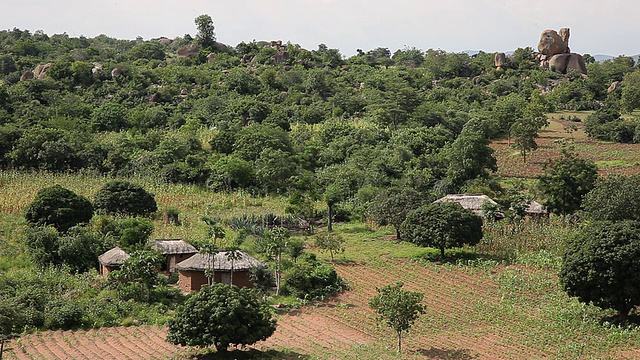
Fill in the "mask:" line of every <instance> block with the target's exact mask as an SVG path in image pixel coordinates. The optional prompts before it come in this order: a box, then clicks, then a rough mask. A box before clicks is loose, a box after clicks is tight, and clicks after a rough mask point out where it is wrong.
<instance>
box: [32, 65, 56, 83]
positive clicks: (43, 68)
mask: <svg viewBox="0 0 640 360" xmlns="http://www.w3.org/2000/svg"><path fill="white" fill-rule="evenodd" d="M51 65H53V64H52V63H47V64H44V65H38V66H36V68H35V69H33V77H34V78H36V79H44V78H45V77H47V70H49V68H50V67H51Z"/></svg>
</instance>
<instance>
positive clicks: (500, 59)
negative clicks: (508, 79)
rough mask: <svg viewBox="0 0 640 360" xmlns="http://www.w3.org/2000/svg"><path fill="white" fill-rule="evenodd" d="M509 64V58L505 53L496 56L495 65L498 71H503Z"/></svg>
mask: <svg viewBox="0 0 640 360" xmlns="http://www.w3.org/2000/svg"><path fill="white" fill-rule="evenodd" d="M506 62H507V56H506V55H505V54H504V53H496V56H495V57H494V59H493V65H494V66H495V67H496V69H498V70H502V68H503V66H504V65H505V63H506Z"/></svg>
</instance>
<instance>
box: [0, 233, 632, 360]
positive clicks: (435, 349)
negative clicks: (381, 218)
mask: <svg viewBox="0 0 640 360" xmlns="http://www.w3.org/2000/svg"><path fill="white" fill-rule="evenodd" d="M380 241H381V242H382V241H384V240H380ZM472 263H473V264H472V265H456V264H436V263H432V262H424V261H414V260H408V259H401V258H390V257H387V256H384V255H383V256H380V257H378V258H376V259H372V260H371V261H367V262H364V261H353V262H351V261H343V262H342V263H341V264H339V265H337V270H338V272H339V273H340V274H341V275H342V276H343V277H345V278H346V279H347V280H348V282H349V284H350V285H351V287H352V289H351V290H350V291H347V292H345V293H344V294H342V295H340V296H338V297H336V298H335V299H332V300H331V301H329V302H328V303H323V304H318V305H308V306H306V307H303V308H301V309H298V310H293V311H291V312H289V313H287V314H282V315H280V316H279V318H278V329H277V331H276V333H275V335H274V336H272V337H271V338H269V339H268V340H267V341H265V342H263V343H259V344H257V346H256V348H258V349H261V350H267V349H272V350H277V352H275V354H276V355H273V354H274V353H271V355H269V357H270V358H271V357H272V356H273V357H277V358H280V357H282V358H309V359H398V358H403V359H404V358H408V359H606V358H611V359H635V358H638V356H640V351H639V349H640V331H639V330H636V329H624V328H618V327H615V326H611V327H609V326H607V325H602V324H601V322H602V321H605V320H606V318H605V317H604V316H606V314H605V315H603V313H602V312H601V311H599V310H597V309H595V308H592V307H590V306H584V305H581V304H579V303H577V302H576V301H575V300H571V299H568V298H567V297H566V295H564V293H563V292H562V291H561V290H560V289H559V288H558V286H557V285H556V284H557V280H556V278H555V275H554V274H553V271H552V270H551V269H550V268H547V267H545V266H540V265H535V264H532V265H500V264H496V263H493V262H491V261H488V260H478V261H475V262H472ZM395 281H403V282H404V283H405V286H406V287H407V288H408V289H411V290H417V291H421V292H423V293H424V294H425V301H424V303H425V304H426V307H427V313H426V314H425V315H423V316H422V317H421V318H420V320H419V321H418V322H417V323H416V325H415V327H414V328H413V330H412V331H411V332H410V333H409V334H408V335H407V336H406V338H405V348H404V349H405V351H404V354H403V355H402V356H398V355H397V354H395V352H394V351H393V349H394V346H395V335H394V333H393V332H392V331H391V330H389V329H387V328H386V327H383V326H380V325H378V324H377V323H376V321H375V315H374V313H373V312H372V310H371V309H370V308H369V306H368V305H367V303H368V301H369V299H370V298H371V297H373V296H374V295H375V294H376V291H375V287H376V286H383V285H386V284H389V283H393V282H395ZM164 336H165V329H163V328H159V327H155V326H141V327H117V328H104V329H99V330H90V331H57V332H42V333H36V334H31V335H25V336H23V337H22V338H21V339H20V340H18V341H13V342H11V343H10V344H9V349H8V350H9V351H8V356H7V359H55V358H59V359H165V358H188V357H190V356H189V354H191V353H192V352H193V349H185V348H179V347H175V346H172V345H170V344H168V343H166V342H164V341H163V338H164ZM265 356H266V355H265Z"/></svg>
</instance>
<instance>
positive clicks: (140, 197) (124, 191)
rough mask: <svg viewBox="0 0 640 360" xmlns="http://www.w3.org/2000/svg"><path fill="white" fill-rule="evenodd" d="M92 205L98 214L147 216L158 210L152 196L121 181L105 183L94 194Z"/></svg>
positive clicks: (139, 187)
mask: <svg viewBox="0 0 640 360" xmlns="http://www.w3.org/2000/svg"><path fill="white" fill-rule="evenodd" d="M94 204H95V207H96V210H97V211H98V212H101V213H105V214H112V215H116V214H121V215H128V216H149V215H151V214H152V213H154V212H156V211H157V210H158V205H157V204H156V200H155V198H154V196H153V194H150V193H148V192H147V191H146V190H145V189H143V188H142V187H141V186H140V185H136V184H133V183H130V182H128V181H122V180H115V181H110V182H108V183H106V184H105V185H104V186H103V187H102V189H100V190H99V191H98V192H97V193H96V196H95V200H94Z"/></svg>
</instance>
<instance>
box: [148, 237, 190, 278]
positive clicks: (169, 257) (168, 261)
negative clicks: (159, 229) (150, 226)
mask: <svg viewBox="0 0 640 360" xmlns="http://www.w3.org/2000/svg"><path fill="white" fill-rule="evenodd" d="M151 248H152V249H154V250H158V251H160V252H161V253H162V255H164V257H165V262H164V264H162V267H161V268H160V272H162V273H165V274H169V273H172V272H175V271H176V264H178V263H179V262H181V261H184V260H187V259H189V258H190V257H192V256H193V255H195V254H197V253H198V249H196V248H195V247H193V245H191V244H189V243H188V242H186V241H184V240H181V239H158V240H154V241H153V244H152V245H151Z"/></svg>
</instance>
